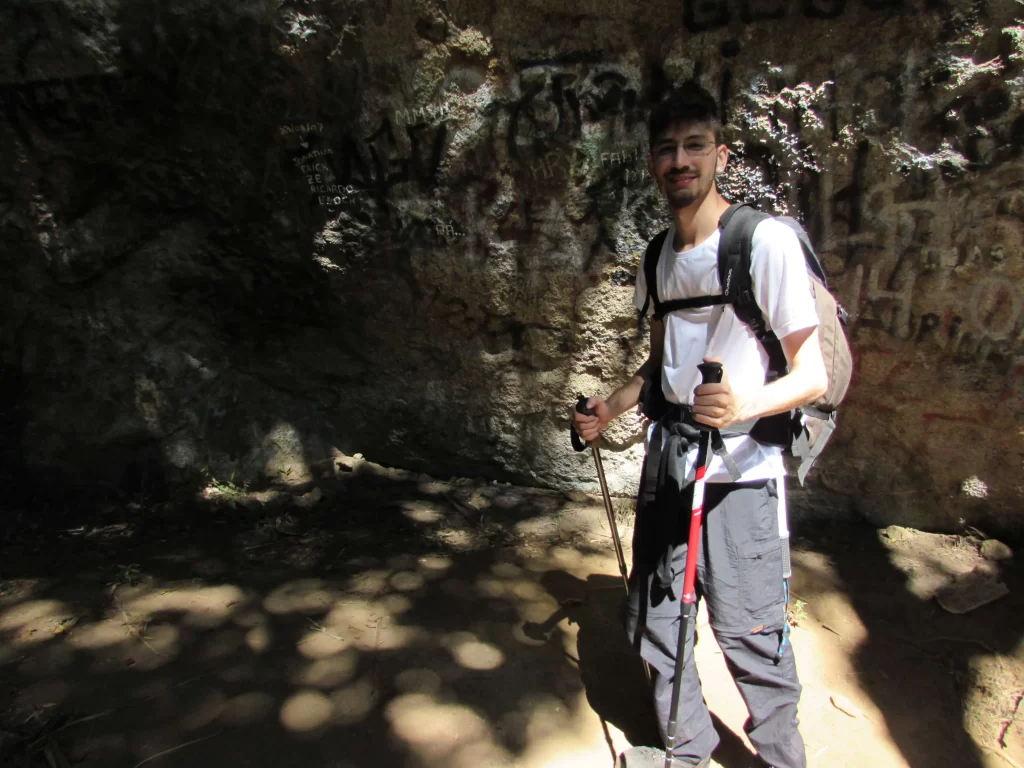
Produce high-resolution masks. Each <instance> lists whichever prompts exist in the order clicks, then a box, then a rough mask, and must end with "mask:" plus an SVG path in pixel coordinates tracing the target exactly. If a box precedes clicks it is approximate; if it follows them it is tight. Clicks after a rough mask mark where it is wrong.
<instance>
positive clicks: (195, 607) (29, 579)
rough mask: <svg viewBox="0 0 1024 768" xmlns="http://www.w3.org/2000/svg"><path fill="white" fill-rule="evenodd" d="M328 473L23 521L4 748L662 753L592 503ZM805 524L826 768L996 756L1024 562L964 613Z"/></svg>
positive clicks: (831, 530)
mask: <svg viewBox="0 0 1024 768" xmlns="http://www.w3.org/2000/svg"><path fill="white" fill-rule="evenodd" d="M320 488H321V490H322V492H323V493H324V496H323V498H322V499H319V500H318V499H317V497H315V496H314V497H309V496H302V495H301V491H303V490H308V489H300V491H299V492H296V493H295V494H292V493H283V494H276V495H275V494H274V493H266V494H248V495H245V494H241V493H239V492H238V489H234V488H232V487H229V486H223V487H221V488H220V489H214V491H216V492H212V493H207V494H206V496H205V498H200V499H194V500H191V501H187V502H175V503H169V504H161V505H157V506H140V505H137V504H135V505H120V506H110V507H108V508H106V509H105V510H104V509H91V510H79V514H78V515H77V517H78V518H79V519H73V518H74V517H75V515H72V516H71V517H68V518H66V519H65V521H64V523H63V524H62V525H55V524H54V525H48V526H45V527H42V526H41V527H38V528H36V529H34V530H33V529H31V528H30V527H28V524H27V523H26V527H25V528H24V529H22V530H21V531H20V532H18V533H16V534H15V535H13V536H11V537H10V538H8V540H7V541H6V543H5V545H4V547H3V551H2V552H0V681H2V682H0V765H3V766H5V768H6V766H13V767H14V768H36V766H47V765H50V764H57V765H60V764H61V763H60V762H59V760H58V757H65V758H66V759H67V761H68V764H70V765H85V766H88V765H95V766H104V768H108V767H109V768H120V767H121V766H125V767H126V768H135V767H136V766H140V765H153V766H163V765H167V766H172V765H189V766H193V765H194V766H206V765H214V764H217V763H221V764H228V765H232V766H235V765H238V766H245V765H251V766H269V765H273V766H277V765H304V766H324V768H363V767H364V766H366V767H369V766H416V767H420V766H422V767H424V768H434V767H435V766H436V767H437V768H440V767H441V766H444V767H445V768H448V767H449V766H450V767H452V768H460V766H467V767H468V766H472V767H473V768H478V767H479V766H495V767H500V766H512V765H515V766H518V767H519V768H534V767H536V768H541V767H542V766H550V767H551V768H554V766H559V767H560V768H572V766H580V768H583V766H586V767H587V768H592V767H593V766H601V765H605V766H609V767H610V766H612V764H613V759H614V754H615V753H616V752H617V751H618V750H620V749H622V748H624V747H625V746H626V745H627V744H628V743H632V744H657V740H658V736H657V730H656V728H655V723H654V721H653V716H652V712H651V704H650V700H649V696H648V694H647V690H646V685H647V684H646V681H645V680H644V675H643V669H642V667H641V665H640V664H639V662H638V660H637V659H636V658H635V657H634V656H632V655H631V652H630V650H629V648H628V647H627V645H626V641H625V638H624V635H623V632H622V628H621V622H620V609H621V606H622V598H623V590H622V584H621V580H620V578H619V576H618V574H617V571H616V566H615V560H614V557H613V555H612V546H611V540H610V538H609V537H608V534H607V530H606V527H605V522H604V515H603V514H602V512H601V510H600V507H599V506H598V505H596V504H595V503H594V501H593V500H592V499H582V498H581V499H578V500H576V501H573V500H569V499H567V497H565V496H563V495H562V494H557V493H551V492H545V491H537V490H528V489H520V488H511V487H505V486H497V485H470V484H459V483H456V484H454V485H453V484H448V483H440V482H437V481H434V480H432V479H431V478H427V477H425V476H421V475H415V474H412V473H408V472H397V471H389V470H383V469H382V468H379V467H375V466H374V465H369V464H365V463H363V464H357V465H356V466H355V471H354V472H351V473H349V474H342V475H341V476H339V477H337V478H334V479H333V480H332V481H329V482H328V481H324V482H321V483H320ZM293 490H294V489H293ZM302 505H306V506H305V507H304V506H302ZM794 528H795V529H796V530H797V531H798V532H799V534H800V536H801V537H802V540H798V541H797V544H798V546H797V548H796V550H797V551H796V554H795V562H796V566H797V576H796V579H795V580H794V591H795V592H796V594H797V595H799V596H800V598H801V599H802V600H804V601H805V603H806V610H807V613H808V616H807V617H806V618H805V619H804V620H802V621H801V623H800V625H799V626H798V627H797V628H796V630H795V631H794V647H795V649H796V652H797V654H798V659H799V662H798V663H799V664H800V667H801V672H802V677H803V679H804V683H805V691H804V699H803V701H802V705H801V715H802V719H803V731H804V735H805V738H806V739H807V741H808V744H809V750H808V752H809V756H810V758H811V760H810V765H811V766H812V768H816V767H817V766H826V765H827V766H835V765H844V766H850V767H851V768H854V767H856V768H866V766H868V765H872V766H873V765H882V764H886V763H885V762H884V760H883V761H879V760H878V759H874V761H873V762H872V760H871V759H868V758H869V757H870V756H871V755H872V754H874V755H875V756H876V757H877V755H878V754H886V755H889V756H891V757H892V759H891V761H890V762H889V763H888V764H891V765H894V766H898V765H908V766H913V768H918V767H919V766H920V767H922V768H930V766H940V765H942V766H945V765H958V766H978V767H980V766H982V765H985V766H986V768H988V764H986V763H984V762H983V761H984V759H985V758H986V755H985V753H983V752H981V751H980V748H979V747H978V746H976V744H975V742H974V741H972V739H971V738H970V737H969V736H968V732H970V733H971V734H975V735H976V732H977V728H974V727H973V725H972V722H973V721H972V720H971V717H976V716H977V712H978V710H977V708H975V709H971V707H970V706H968V708H967V714H966V715H965V711H964V702H967V703H968V704H971V702H974V701H975V699H971V697H970V694H971V692H972V690H973V691H976V690H977V685H978V669H979V667H978V663H979V662H980V661H985V660H991V659H1000V660H1005V661H1006V662H1007V663H1011V662H1012V663H1017V662H1019V658H1020V651H1019V645H1018V643H1019V642H1020V628H1019V622H1016V621H1015V620H1013V618H1012V617H1014V616H1018V615H1020V609H1021V607H1022V606H1021V596H1022V595H1024V584H1022V583H1021V580H1020V574H1019V573H1018V572H1016V571H1013V570H1009V571H1007V574H1006V578H1007V580H1008V582H1009V584H1010V587H1011V590H1012V593H1011V596H1010V597H1008V598H1004V599H1003V600H1002V601H1000V602H997V603H993V604H992V605H990V606H988V607H986V608H983V609H979V610H978V611H976V612H974V613H972V614H969V615H967V616H950V615H947V614H945V613H944V612H942V611H941V609H939V608H938V607H936V606H935V603H934V601H930V600H927V599H924V598H922V597H921V596H920V595H918V594H916V593H915V592H914V589H916V587H915V584H917V582H915V581H914V577H913V574H908V573H907V572H906V571H905V570H900V568H901V567H903V566H902V565H900V562H901V561H899V560H897V559H894V558H893V556H892V549H891V547H887V546H885V545H884V544H883V543H882V542H881V540H880V539H879V538H878V536H877V534H876V532H875V531H872V530H871V529H868V528H865V527H862V526H858V525H853V524H841V523H835V524H831V525H811V524H809V523H807V522H800V523H799V524H797V525H795V526H794ZM627 538H628V537H627ZM940 565H942V563H940ZM702 649H703V650H702ZM697 651H698V664H699V665H704V666H701V669H702V677H703V679H704V686H705V691H706V694H708V696H709V704H710V705H711V707H712V710H713V711H714V712H715V713H716V715H718V716H719V717H720V719H718V720H716V726H717V727H718V730H719V733H720V734H721V735H722V737H723V741H722V746H721V747H720V748H719V750H718V752H717V753H716V755H715V757H716V760H717V762H718V764H719V765H721V766H723V768H746V765H747V764H748V761H749V759H750V756H751V752H750V750H749V747H748V746H747V745H746V744H745V742H744V741H743V738H742V737H741V735H740V734H741V733H742V725H743V717H745V714H744V713H742V711H741V710H739V709H736V708H730V706H724V705H722V703H721V702H722V701H723V699H722V698H721V696H720V695H719V694H720V693H721V691H722V686H723V685H725V686H728V685H731V683H729V682H728V678H727V673H726V672H725V669H724V666H722V664H721V657H720V655H719V656H718V657H717V658H718V661H717V662H716V661H715V659H716V657H715V654H714V651H715V646H714V643H713V640H712V638H711V636H710V633H709V632H706V631H705V630H704V629H702V630H701V639H700V641H699V642H698V646H697ZM715 663H717V664H718V666H721V669H719V668H718V666H714V664H715ZM1000 663H1003V662H1002V661H1000ZM834 692H845V695H846V696H848V697H850V698H853V699H855V700H856V701H857V702H858V703H859V704H860V705H861V708H862V709H863V710H864V711H863V713H862V716H861V717H860V718H859V719H848V718H847V716H846V715H843V714H838V713H837V711H836V710H835V709H834V708H833V707H831V706H830V705H829V703H828V702H829V696H830V694H831V693H834ZM993 717H995V715H993ZM883 741H884V742H885V743H886V745H885V748H886V749H887V750H888V751H887V752H886V751H884V750H883V751H882V752H879V751H875V752H874V753H872V752H871V749H870V748H868V746H867V745H868V744H869V742H883Z"/></svg>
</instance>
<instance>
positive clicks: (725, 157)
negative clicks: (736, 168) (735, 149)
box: [715, 144, 729, 173]
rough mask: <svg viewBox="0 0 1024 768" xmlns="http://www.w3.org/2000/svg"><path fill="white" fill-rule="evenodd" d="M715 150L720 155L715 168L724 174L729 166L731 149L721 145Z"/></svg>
mask: <svg viewBox="0 0 1024 768" xmlns="http://www.w3.org/2000/svg"><path fill="white" fill-rule="evenodd" d="M715 150H716V154H717V155H718V157H717V158H716V159H715V168H716V169H717V170H718V172H719V173H724V172H725V167H726V166H727V165H728V164H729V148H728V147H727V146H725V144H719V145H718V146H717V147H716V148H715Z"/></svg>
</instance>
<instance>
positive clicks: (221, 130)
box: [0, 0, 1024, 530]
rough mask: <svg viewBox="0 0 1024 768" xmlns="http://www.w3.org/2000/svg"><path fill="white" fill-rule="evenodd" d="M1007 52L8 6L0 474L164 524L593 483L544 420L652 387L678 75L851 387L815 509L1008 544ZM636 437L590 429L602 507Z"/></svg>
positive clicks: (1011, 107) (476, 12) (448, 11)
mask: <svg viewBox="0 0 1024 768" xmlns="http://www.w3.org/2000/svg"><path fill="white" fill-rule="evenodd" d="M1022 18H1024V12H1022V9H1021V6H1020V5H1019V3H1016V2H1014V1H1013V0H981V1H980V2H979V1H975V0H961V1H957V0H933V1H930V2H925V1H924V0H801V1H800V2H797V1H796V0H778V1H776V0H766V2H758V3H753V2H746V1H743V0H728V1H726V0H722V1H721V2H714V3H712V2H704V1H703V0H679V1H678V2H672V3H668V2H639V1H637V2H630V1H627V0H617V1H616V2H611V1H610V0H607V1H606V0H570V1H569V2H548V1H547V0H516V1H515V2H511V3H501V4H495V3H492V2H489V1H485V0H450V1H449V2H445V1H444V0H417V1H416V2H411V1H405V2H403V1H402V0H377V1H376V2H373V3H361V2H357V0H346V1H344V2H339V3H331V4H319V3H313V2H304V1H303V0H289V1H288V2H285V1H284V0H252V1H251V2H247V1H246V0H238V2H231V3H209V2H207V1H206V0H175V2H163V1H161V2H156V0H120V2H111V1H110V0H86V1H83V0H76V2H71V0H53V1H49V0H44V1H43V2H40V1H39V0H10V1H9V2H6V3H4V4H3V5H2V7H0V29H2V30H4V31H3V32H2V33H0V98H2V103H3V106H4V108H3V110H2V111H0V248H2V256H0V260H2V261H0V265H2V268H3V271H2V277H0V306H2V307H3V314H2V317H0V395H2V398H0V409H2V410H0V424H2V429H3V431H4V438H5V445H6V446H7V447H6V449H5V450H6V454H5V456H6V459H7V462H8V464H9V465H11V466H14V465H16V466H17V467H18V468H19V469H23V470H44V471H46V472H48V473H56V474H55V475H48V476H52V477H55V478H59V479H61V480H64V481H67V480H72V481H77V482H87V483H95V482H100V481H102V482H107V483H113V484H116V485H120V486H121V487H124V488H128V489H139V490H152V489H155V488H158V487H160V486H162V485H164V484H166V483H168V482H172V483H173V482H179V481H188V480H189V479H190V478H193V477H194V476H195V474H196V473H198V472H200V471H201V470H203V469H205V470H207V471H209V472H211V473H215V474H217V475H218V476H226V475H228V474H230V473H232V472H234V473H236V474H237V477H239V478H246V479H254V478H256V477H258V476H261V475H263V476H269V477H271V478H285V479H292V480H302V479H308V478H309V477H312V476H313V473H314V472H315V471H316V469H317V467H318V466H319V465H320V464H321V463H323V462H329V461H330V457H331V455H332V450H336V449H340V450H342V451H344V452H348V453H351V452H353V451H355V450H361V451H363V452H365V454H366V455H367V456H368V457H369V458H371V459H373V460H374V461H378V462H385V463H393V464H397V465H400V466H406V467H410V468H417V469H428V470H431V471H433V472H444V473H452V474H456V473H457V474H479V475H484V476H489V477H495V478H500V479H508V480H517V481H520V482H526V483H532V484H539V485H545V486H553V487H562V488H570V487H585V488H588V489H591V490H592V489H594V488H596V484H595V482H594V478H593V473H592V464H591V463H590V460H589V457H588V456H587V455H575V454H573V452H572V451H571V448H570V447H569V441H568V436H567V435H566V426H567V414H568V411H569V408H570V407H571V404H572V403H573V402H574V400H575V395H576V393H577V392H586V393H605V394H606V393H608V392H610V391H611V390H612V389H613V388H614V387H615V386H616V385H617V384H618V383H619V382H621V381H622V380H623V379H624V378H625V377H627V376H629V375H630V374H631V373H632V372H633V371H634V370H635V369H636V367H638V366H639V364H640V363H641V362H642V360H643V359H644V357H645V355H646V340H645V335H644V334H641V333H639V332H638V328H637V324H636V319H635V313H634V311H633V309H632V306H631V297H632V291H633V282H634V274H635V270H636V267H637V264H638V261H639V257H640V254H641V252H642V250H643V247H644V244H645V243H646V241H647V240H648V239H649V238H650V237H651V236H652V235H653V234H654V233H655V232H657V231H658V230H659V229H660V228H661V227H662V226H663V225H664V224H665V223H666V221H667V217H666V210H665V208H664V207H663V206H662V204H661V203H660V201H659V200H658V197H657V194H656V191H655V189H654V188H653V186H652V184H651V183H650V181H649V179H648V177H647V176H646V173H645V154H646V123H645V121H646V116H647V113H648V111H649V108H650V105H651V104H652V103H653V102H654V101H656V100H657V99H658V98H660V97H661V95H662V94H664V93H665V92H666V91H667V89H669V88H671V87H672V86H674V85H678V84H680V83H682V82H684V81H686V80H688V79H692V78H695V79H696V80H698V81H699V82H701V83H702V84H704V85H705V86H706V87H708V88H709V89H710V90H711V91H712V92H713V93H715V94H716V95H718V96H719V98H720V101H721V109H722V114H723V116H724V117H725V118H726V120H727V122H728V124H729V126H730V128H731V130H730V142H731V145H732V147H733V150H734V155H733V159H732V162H731V167H730V169H729V170H728V171H727V173H726V174H725V177H724V178H723V180H722V187H723V188H724V189H725V190H726V191H727V193H728V194H729V195H730V196H731V197H732V198H733V199H749V200H754V201H757V202H758V203H760V204H761V205H762V206H764V207H767V208H771V209H774V210H776V211H778V212H786V213H790V214H793V215H796V216H798V217H800V218H802V220H803V221H805V223H806V226H807V228H808V230H809V231H810V232H811V234H812V237H813V239H814V241H815V242H816V244H817V245H818V248H819V251H820V253H821V254H822V255H823V258H824V260H825V263H826V268H827V269H828V271H829V274H830V278H831V281H832V285H833V287H834V288H835V290H836V293H837V294H838V296H839V298H840V300H841V301H842V302H843V303H844V305H845V306H846V307H847V309H848V310H849V311H850V312H851V315H852V321H851V326H850V329H849V330H850V336H851V339H852V341H853V346H854V353H855V357H856V365H857V368H856V378H855V380H854V385H853V388H852V390H851V393H850V395H849V400H848V403H847V404H846V407H845V408H844V409H843V412H842V414H841V426H840V429H839V431H838V432H837V434H836V437H835V438H833V439H834V443H833V444H832V445H831V446H830V448H829V451H828V454H827V458H826V459H825V460H824V461H823V465H822V466H821V467H820V468H818V469H817V470H816V471H815V473H814V475H812V477H813V478H814V483H818V484H820V485H821V486H824V487H825V488H828V489H830V490H832V491H835V492H839V493H843V494H847V495H848V496H849V498H850V501H851V504H854V505H856V506H857V507H858V508H859V509H860V510H861V511H862V512H863V513H864V514H866V515H868V516H870V517H872V518H873V519H875V520H876V521H878V522H885V523H889V522H893V523H900V524H905V525H913V526H918V527H926V528H943V527H950V526H954V525H956V524H957V520H958V519H959V518H964V519H965V520H968V521H974V522H977V523H978V524H979V525H981V526H982V527H985V529H986V530H990V529H991V530H1001V529H1007V528H1015V527H1019V526H1020V522H1021V518H1020V516H1019V512H1018V509H1019V504H1020V499H1021V495H1022V490H1021V489H1022V485H1021V480H1020V468H1021V453H1022V448H1024V446H1022V444H1021V437H1020V433H1019V428H1018V426H1017V423H1018V420H1019V419H1020V418H1021V416H1022V411H1021V389H1020V378H1021V376H1020V372H1021V370H1024V369H1022V367H1021V361H1022V360H1024V349H1022V348H1021V341H1022V337H1024V315H1022V309H1024V304H1022V298H1021V293H1020V292H1019V291H1018V286H1019V283H1020V277H1021V274H1022V271H1024V253H1022V234H1024V220H1022V217H1024V165H1022V158H1021V148H1022V146H1024V108H1022V104H1021V98H1022V95H1024V21H1022V20H1021V19H1022ZM1019 352H1020V355H1019V354H1018V353H1019ZM640 434H641V432H640V425H639V423H638V422H637V421H636V420H634V419H629V418H624V419H622V420H620V423H618V424H616V425H615V426H614V428H613V429H611V430H610V431H609V433H608V436H607V438H608V440H607V443H608V445H607V447H606V451H605V466H606V468H607V469H608V471H609V473H610V476H609V483H610V485H611V486H612V489H613V490H614V491H617V492H620V493H631V492H632V490H633V487H634V485H635V480H636V476H637V474H638V469H639V462H640V459H641V451H642V449H641V447H640ZM968 479H971V481H972V484H970V488H971V489H972V492H971V493H967V492H965V491H963V490H962V489H963V488H966V487H968V486H967V485H965V483H966V481H967V480H968ZM974 481H977V482H974ZM978 483H980V486H979V485H978ZM978 488H982V489H983V490H984V492H980V491H978V490H977V489H978ZM986 526H987V527H986Z"/></svg>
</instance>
